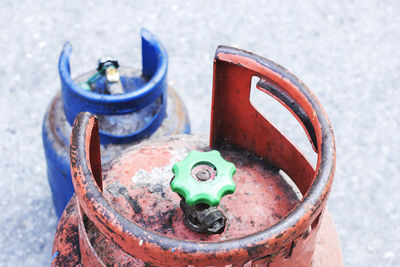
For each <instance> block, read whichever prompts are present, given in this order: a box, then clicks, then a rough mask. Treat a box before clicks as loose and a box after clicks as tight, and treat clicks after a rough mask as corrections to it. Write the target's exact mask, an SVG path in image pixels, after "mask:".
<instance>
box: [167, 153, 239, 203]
mask: <svg viewBox="0 0 400 267" xmlns="http://www.w3.org/2000/svg"><path fill="white" fill-rule="evenodd" d="M172 172H173V173H174V175H175V177H174V178H173V180H172V181H171V189H172V191H174V192H176V193H178V194H180V195H181V196H183V198H184V199H185V202H186V204H188V205H189V206H195V205H197V204H207V205H210V206H218V204H219V202H220V200H221V198H223V197H224V196H226V195H228V194H232V193H233V192H235V189H236V185H235V182H234V181H233V178H232V177H233V175H234V174H235V172H236V167H235V165H234V164H233V163H231V162H228V161H226V160H224V159H223V158H222V157H221V154H220V153H219V152H218V151H216V150H213V151H210V152H199V151H190V152H189V154H188V156H187V157H186V158H185V159H183V160H182V161H180V162H177V163H175V164H174V166H173V167H172Z"/></svg>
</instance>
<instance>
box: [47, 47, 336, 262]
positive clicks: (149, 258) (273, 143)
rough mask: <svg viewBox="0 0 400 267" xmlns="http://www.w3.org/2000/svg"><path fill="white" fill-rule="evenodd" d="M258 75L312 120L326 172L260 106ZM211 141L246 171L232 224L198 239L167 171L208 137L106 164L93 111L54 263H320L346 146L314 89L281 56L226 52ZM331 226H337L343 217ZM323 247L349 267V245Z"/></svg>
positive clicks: (217, 68)
mask: <svg viewBox="0 0 400 267" xmlns="http://www.w3.org/2000/svg"><path fill="white" fill-rule="evenodd" d="M252 76H258V77H260V79H261V82H260V83H259V84H258V88H259V89H260V90H261V91H263V92H265V93H268V94H271V95H272V96H273V97H274V98H276V99H277V100H278V101H279V102H281V103H282V104H283V105H285V106H286V107H287V108H288V109H289V110H290V111H291V112H292V114H294V116H295V117H296V118H297V119H298V120H299V122H300V123H301V124H302V125H303V128H304V129H305V131H306V133H307V135H308V136H309V139H310V142H311V144H312V145H313V147H314V149H315V151H316V152H317V153H318V161H317V167H316V170H314V169H313V168H312V167H311V165H310V163H309V162H308V161H307V160H306V159H305V157H304V156H303V155H302V154H301V153H300V152H299V151H298V150H297V149H296V148H295V147H294V146H293V145H292V144H291V143H290V142H289V141H288V140H287V139H286V138H285V137H284V136H283V135H282V134H281V133H280V132H279V131H278V130H276V129H275V128H274V127H273V126H272V124H270V123H269V122H268V121H267V120H266V119H265V118H264V117H263V116H261V115H260V114H259V113H258V112H257V111H256V110H255V109H254V107H253V106H252V105H251V103H250V101H249V97H250V83H251V77H252ZM292 100H293V102H290V101H292ZM210 146H211V147H212V148H213V149H218V150H219V151H220V152H221V154H222V155H223V157H226V159H228V160H230V161H233V162H234V163H235V164H236V167H237V173H236V175H235V176H234V179H235V182H236V184H237V191H236V193H235V194H233V195H230V196H227V197H226V198H224V200H223V201H222V203H221V209H223V210H224V212H226V215H227V217H228V225H227V228H226V230H225V232H224V233H222V234H219V235H204V234H197V233H194V232H191V231H190V230H188V229H187V228H185V226H184V224H183V222H182V216H183V215H182V212H181V210H180V209H179V208H178V207H179V197H178V196H177V195H176V194H174V193H172V192H171V190H170V189H169V187H168V183H169V180H170V179H171V178H172V173H168V171H165V170H166V168H169V165H172V163H173V161H174V160H175V157H177V154H179V153H184V152H182V151H188V150H192V149H197V150H207V149H208V148H207V147H206V144H204V142H202V141H201V138H199V137H190V136H176V137H169V138H166V139H161V140H159V141H152V142H146V143H143V144H140V145H138V146H135V147H132V148H131V149H129V150H127V151H126V152H125V153H123V154H122V155H121V156H119V157H117V158H116V159H115V160H114V161H112V162H110V164H108V165H107V166H104V169H103V170H102V167H101V162H100V150H99V142H98V129H97V120H96V119H95V117H94V116H91V115H90V114H88V113H81V114H79V115H78V117H77V119H76V121H75V123H74V128H73V133H72V138H71V170H72V177H73V183H74V188H75V192H76V198H74V199H73V200H72V201H71V203H70V205H69V206H68V208H67V210H66V212H65V214H64V215H63V217H62V220H61V222H60V225H59V228H58V231H57V234H56V238H55V243H54V249H55V250H56V251H58V250H59V251H60V256H57V257H56V259H55V260H54V261H53V265H55V266H57V265H59V263H60V260H58V258H61V257H63V256H64V255H65V253H67V252H70V253H75V254H78V255H75V254H74V256H73V257H71V259H72V260H73V262H74V263H82V264H84V265H88V264H92V263H93V265H96V266H104V265H113V264H119V265H120V264H128V265H134V266H144V262H146V263H147V264H150V265H167V266H191V265H193V266H210V265H212V266H225V265H232V266H243V265H245V266H269V267H272V266H310V265H311V264H313V266H318V265H315V264H318V262H316V261H315V260H314V259H315V253H314V251H315V248H316V246H317V247H318V244H319V243H318V241H317V240H320V239H321V238H322V239H323V238H324V236H322V237H319V236H318V235H319V233H320V232H321V231H319V230H320V228H322V229H325V228H324V227H321V225H322V223H321V222H322V221H325V220H326V216H325V215H324V214H325V212H324V211H325V206H326V200H327V198H328V195H329V192H330V189H331V185H332V181H333V174H334V168H335V144H334V138H333V133H332V129H331V126H330V123H329V120H328V119H327V116H326V114H325V112H324V110H323V108H322V107H321V106H320V104H319V102H318V100H317V99H316V98H315V96H314V95H313V94H312V93H311V92H310V91H309V90H308V88H307V87H305V86H304V84H302V82H301V81H299V80H298V79H297V78H296V77H295V76H293V75H292V74H290V73H289V72H288V71H286V70H285V69H283V68H282V67H280V66H279V65H277V64H275V63H273V62H271V61H268V60H266V59H264V58H261V57H258V56H256V55H253V54H250V53H247V52H244V51H242V50H238V49H233V48H228V47H220V48H219V49H218V50H217V53H216V56H215V62H214V88H213V104H212V118H211V136H210ZM279 169H281V170H283V171H285V173H287V174H288V175H289V176H290V177H291V178H292V179H293V181H294V182H295V183H296V185H297V186H298V188H299V189H300V191H301V192H302V194H303V195H304V197H303V198H302V199H301V200H300V201H297V200H296V199H295V197H294V194H293V191H291V189H290V188H288V186H287V185H284V184H282V179H281V177H280V176H279V174H278V170H279ZM164 176H165V177H164ZM146 182H148V183H147V184H146ZM85 222H86V223H85ZM65 224H69V225H68V226H66V225H65ZM72 225H74V227H72ZM328 225H330V226H329V227H330V228H329V229H331V230H332V231H334V227H333V224H332V223H330V224H329V223H328ZM325 230H326V229H325ZM74 231H75V234H74V233H72V232H74ZM324 233H325V232H324ZM66 236H74V237H75V238H72V239H71V240H75V241H73V242H75V243H74V244H75V247H74V245H71V244H68V243H66V241H65V237H66ZM77 236H78V237H77ZM77 241H78V243H79V249H76V247H77V245H76V242H77ZM323 246H325V247H324V248H323V249H321V248H319V249H318V250H317V251H323V252H325V253H326V254H325V255H328V256H329V255H330V254H329V252H327V251H331V254H332V255H335V257H336V258H332V259H331V261H330V262H331V263H332V264H333V265H332V266H341V259H340V248H339V246H338V242H336V243H334V244H332V243H331V244H329V245H328V246H326V245H323ZM71 247H74V249H71ZM338 251H339V252H338ZM319 253H321V252H319ZM338 255H339V256H338ZM319 259H321V258H319ZM71 262H72V261H71ZM324 266H326V265H324Z"/></svg>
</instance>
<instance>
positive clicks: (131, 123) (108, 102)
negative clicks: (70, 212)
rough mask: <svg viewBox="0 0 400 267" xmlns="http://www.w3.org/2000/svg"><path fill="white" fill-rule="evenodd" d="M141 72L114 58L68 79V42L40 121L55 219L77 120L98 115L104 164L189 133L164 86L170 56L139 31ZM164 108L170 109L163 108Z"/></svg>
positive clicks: (68, 192)
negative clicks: (141, 145)
mask: <svg viewBox="0 0 400 267" xmlns="http://www.w3.org/2000/svg"><path fill="white" fill-rule="evenodd" d="M141 38H142V71H138V70H135V69H132V68H129V67H119V64H118V62H117V61H116V60H115V59H113V58H105V59H104V60H100V61H99V66H98V68H97V70H94V71H91V72H88V73H85V74H82V75H79V76H78V77H76V78H75V79H72V78H71V72H70V64H69V58H70V54H71V52H72V46H71V45H70V44H69V43H66V44H65V45H64V47H63V50H62V52H61V55H60V59H59V64H58V70H59V75H60V80H61V91H60V92H58V93H57V94H56V96H55V97H54V98H53V99H52V101H51V103H50V105H49V107H48V110H47V112H46V114H45V117H44V121H43V145H44V151H45V155H46V161H47V176H48V180H49V184H50V188H51V192H52V197H53V203H54V207H55V210H56V214H57V216H58V217H60V216H61V214H62V212H63V210H64V208H65V207H66V205H67V204H68V201H69V200H70V198H71V196H72V195H73V193H74V189H73V186H72V181H71V172H70V162H69V138H70V135H71V126H72V124H73V122H74V120H75V117H76V115H77V114H78V113H79V112H81V111H89V112H92V113H94V114H96V115H97V117H98V120H99V127H100V143H101V156H102V162H103V163H105V162H107V161H108V160H109V155H111V154H115V153H116V152H118V151H121V150H123V149H124V148H125V147H128V146H130V145H132V144H134V143H135V142H139V141H141V140H143V139H146V138H157V137H161V136H166V135H174V134H179V133H190V124H189V120H188V115H187V112H186V108H185V105H184V103H183V102H182V100H181V98H180V97H179V96H178V95H177V93H176V92H175V91H174V90H173V89H172V88H171V86H168V84H167V69H168V57H167V52H166V50H165V48H164V46H163V45H162V43H161V42H160V41H159V40H158V39H157V38H156V37H155V36H154V35H153V34H151V33H150V32H149V31H147V30H145V29H142V31H141ZM167 103H168V105H167Z"/></svg>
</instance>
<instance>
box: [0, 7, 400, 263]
mask: <svg viewBox="0 0 400 267" xmlns="http://www.w3.org/2000/svg"><path fill="white" fill-rule="evenodd" d="M299 2H300V1H285V2H283V1H268V3H267V1H265V2H263V1H252V2H250V1H224V2H223V1H154V2H152V3H150V1H146V2H145V1H143V2H142V1H101V3H100V1H96V4H95V3H92V4H90V3H86V2H84V1H60V2H57V1H43V0H39V1H26V0H23V1H4V0H3V1H1V2H0V33H1V34H0V55H1V60H0V80H1V87H0V114H1V117H0V125H1V126H0V137H1V142H0V153H1V154H0V196H1V198H0V266H43V265H44V266H46V265H48V264H49V262H50V258H51V255H50V254H51V253H50V252H51V247H52V239H53V235H54V231H55V227H56V217H55V213H54V211H53V208H52V203H51V199H50V191H49V187H48V183H47V179H46V174H45V161H44V154H43V150H42V142H41V123H42V119H43V115H44V112H45V109H46V106H47V105H48V103H49V101H50V99H51V97H52V96H53V95H54V94H55V93H56V92H57V90H58V89H59V80H58V75H57V61H58V55H59V53H60V50H61V48H62V45H63V43H64V42H65V41H67V40H68V41H70V42H71V43H72V44H73V45H74V47H75V50H74V53H73V56H72V66H71V67H72V72H73V74H74V75H77V74H80V73H82V72H84V71H87V70H90V69H93V68H94V67H95V65H96V62H97V59H98V58H99V57H100V56H102V55H103V54H111V55H116V56H117V57H118V58H119V59H120V62H121V63H122V64H123V65H129V66H134V67H135V66H136V67H140V64H141V63H140V38H139V31H140V28H141V27H142V26H143V27H146V28H147V29H149V30H150V31H152V32H153V33H154V34H156V35H157V36H158V37H159V38H160V39H161V40H162V41H163V43H164V44H165V46H166V48H167V50H168V53H169V58H170V65H169V81H170V82H171V83H172V84H173V86H174V87H175V89H176V90H177V91H178V92H179V94H180V95H181V96H182V98H183V99H184V101H185V102H186V105H187V107H188V110H189V115H190V119H191V122H192V129H193V132H195V133H207V132H208V130H209V117H210V99H211V81H212V59H213V55H214V52H215V49H216V47H217V46H218V45H219V44H225V45H231V46H235V47H239V48H243V49H246V50H249V51H252V52H254V53H257V54H259V55H262V56H265V57H268V58H270V59H272V60H274V61H275V62H278V63H279V64H281V65H283V66H285V67H286V68H288V69H289V70H291V71H292V72H293V73H294V74H296V75H297V76H298V77H299V78H301V79H302V80H303V81H304V82H305V83H306V84H307V85H308V86H309V88H310V89H311V90H312V91H313V92H314V93H315V95H316V96H317V97H318V98H319V100H320V102H321V103H322V105H323V106H324V107H325V109H326V112H327V113H328V115H329V117H330V120H331V122H332V125H333V128H334V131H335V136H336V143H337V166H336V178H335V179H336V180H335V182H334V185H333V190H332V194H331V197H330V200H329V205H328V208H329V210H330V211H331V213H332V215H333V217H334V220H335V223H336V226H337V230H338V233H339V235H340V239H341V243H342V249H343V258H344V263H345V266H400V207H399V203H400V194H399V183H400V182H399V179H400V177H399V172H400V153H399V151H400V142H399V141H400V140H399V138H400V137H399V131H400V119H399V118H400V100H399V97H400V90H399V88H398V87H399V86H400V74H399V73H400V52H399V51H400V50H399V48H398V47H399V41H400V30H399V28H400V16H399V15H398V14H399V12H400V2H399V1H394V0H393V1H346V0H343V1H311V0H308V1H301V4H300V3H299ZM258 102H259V101H258ZM260 103H261V104H260V108H261V109H263V110H264V109H265V110H266V111H265V112H266V113H268V114H270V116H271V117H272V118H273V122H275V120H276V121H277V122H276V124H277V125H278V126H279V127H281V128H283V129H284V130H285V132H287V133H288V135H289V136H290V137H292V139H293V140H294V141H295V143H297V144H299V146H300V147H304V149H305V150H307V149H308V146H307V144H306V141H305V135H304V134H303V133H302V132H301V131H297V132H296V130H294V128H296V129H297V128H298V127H299V126H298V125H297V124H295V123H294V124H293V123H292V122H287V121H286V119H285V116H283V115H281V113H279V112H276V110H278V109H275V108H272V107H270V105H267V104H263V103H264V102H260ZM292 126H293V127H292ZM292 129H293V131H292Z"/></svg>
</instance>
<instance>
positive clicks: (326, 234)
mask: <svg viewBox="0 0 400 267" xmlns="http://www.w3.org/2000/svg"><path fill="white" fill-rule="evenodd" d="M77 211H78V210H77V209H76V200H75V198H72V199H71V202H70V203H69V204H68V206H67V208H66V210H65V211H64V214H63V216H62V217H61V219H60V223H59V226H58V229H57V235H56V236H55V238H54V246H53V251H52V253H53V255H56V256H54V259H53V261H52V265H53V266H67V265H68V266H77V265H79V264H80V263H81V251H80V250H81V247H80V240H79V231H78V224H79V219H78V212H77ZM88 224H89V222H88V221H86V225H87V226H86V227H87V228H88V229H93V228H91V227H92V226H91V225H88ZM65 226H68V227H65ZM99 235H100V236H99ZM91 237H92V240H93V239H97V242H96V243H97V246H99V245H102V246H101V247H98V248H97V249H96V251H95V253H96V254H97V255H100V256H101V257H102V258H104V259H105V261H108V262H112V261H113V259H110V258H108V259H107V256H109V255H112V256H117V257H121V256H122V257H121V258H122V259H123V260H121V261H120V262H119V263H120V264H121V265H122V263H123V262H125V263H127V264H131V265H130V266H144V265H145V264H144V263H143V262H141V261H139V260H135V259H133V258H127V257H125V258H124V256H125V255H126V254H125V253H124V252H122V251H120V250H119V253H118V254H115V253H113V251H112V250H118V248H117V247H116V246H115V244H113V243H112V242H110V241H109V240H108V239H106V238H105V237H104V235H101V233H99V232H97V233H92V236H91ZM91 242H92V241H91ZM96 254H94V255H96ZM92 256H93V255H92ZM117 259H120V258H117ZM270 259H271V257H265V258H263V259H259V260H257V261H255V262H253V265H256V264H259V267H261V266H267V265H266V264H267V262H268V261H269V260H270ZM114 261H115V259H114ZM94 263H96V262H94ZM103 263H104V262H103ZM134 264H136V265H134ZM245 266H251V264H250V263H249V264H246V265H245ZM311 266H312V267H338V266H342V261H341V251H340V242H339V239H338V236H337V233H336V229H335V225H334V223H333V220H332V217H331V216H330V214H329V212H328V211H326V212H325V215H324V217H323V220H322V222H321V227H320V233H319V234H318V236H317V239H316V246H315V252H314V254H313V258H312V263H311Z"/></svg>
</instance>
